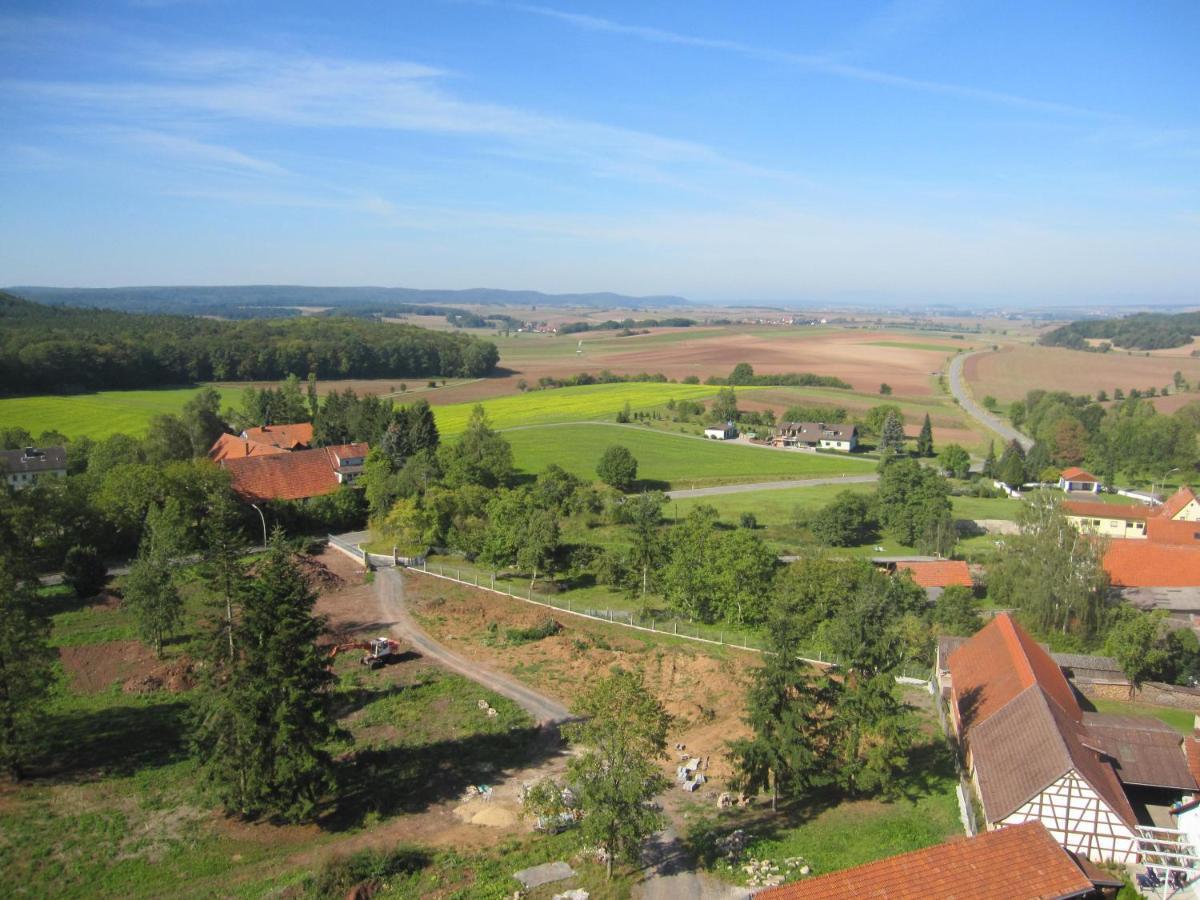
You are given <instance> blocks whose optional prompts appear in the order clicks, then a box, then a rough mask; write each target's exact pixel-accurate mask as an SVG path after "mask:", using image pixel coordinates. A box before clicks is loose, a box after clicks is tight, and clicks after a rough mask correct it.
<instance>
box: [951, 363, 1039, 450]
mask: <svg viewBox="0 0 1200 900" xmlns="http://www.w3.org/2000/svg"><path fill="white" fill-rule="evenodd" d="M992 352H993V351H991V350H976V351H975V352H974V353H960V354H958V355H957V356H955V357H954V358H953V359H952V360H950V393H952V394H953V395H954V399H955V400H957V401H958V404H959V406H961V407H962V408H963V409H964V410H966V412H967V414H968V415H969V416H971V417H972V418H974V419H975V420H976V421H977V422H980V423H981V424H983V425H985V426H987V427H988V428H990V429H991V430H992V431H994V432H996V433H997V434H998V435H1000V436H1001V437H1002V438H1004V441H1005V443H1008V442H1009V441H1016V442H1017V443H1018V444H1020V445H1021V446H1022V447H1024V448H1025V449H1026V450H1028V449H1029V448H1030V447H1032V446H1033V439H1032V438H1029V437H1026V436H1025V435H1023V434H1021V432H1019V431H1017V429H1015V428H1013V427H1012V426H1011V425H1009V424H1008V423H1006V422H1003V421H1001V420H1000V419H999V418H997V417H996V416H993V415H992V414H991V413H990V412H988V411H987V410H986V409H984V408H983V407H982V406H980V405H979V404H978V403H976V402H975V401H974V400H973V399H972V398H971V395H970V393H969V392H968V391H967V387H966V379H964V378H963V363H965V362H966V360H967V357H969V356H976V355H978V354H980V353H992Z"/></svg>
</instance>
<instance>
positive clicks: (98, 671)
mask: <svg viewBox="0 0 1200 900" xmlns="http://www.w3.org/2000/svg"><path fill="white" fill-rule="evenodd" d="M58 656H59V659H60V660H62V665H63V668H64V669H65V670H66V672H67V676H68V677H69V678H70V679H71V688H72V689H73V690H75V691H76V692H78V693H81V694H95V693H98V692H99V691H102V690H104V689H105V688H107V687H108V686H109V685H110V684H112V683H113V682H114V681H121V682H125V681H128V680H129V679H132V678H136V677H138V676H140V675H145V674H148V673H150V672H152V671H153V670H154V669H156V668H157V667H158V666H159V665H160V661H159V660H158V659H157V658H156V657H155V656H154V651H153V650H151V649H150V648H149V647H147V646H146V645H145V644H143V643H141V642H140V641H109V642H107V643H104V644H89V645H87V646H84V647H60V648H59V649H58Z"/></svg>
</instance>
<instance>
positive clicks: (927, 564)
mask: <svg viewBox="0 0 1200 900" xmlns="http://www.w3.org/2000/svg"><path fill="white" fill-rule="evenodd" d="M887 568H888V571H890V572H893V573H894V574H897V575H899V574H902V573H905V572H907V573H908V575H909V577H910V578H912V580H913V581H914V582H915V583H916V584H918V585H919V586H920V587H923V588H925V593H926V594H927V595H928V596H929V599H930V600H936V599H937V598H938V597H940V596H941V595H942V591H944V590H945V589H946V588H948V587H950V586H951V585H960V586H962V587H967V588H969V587H974V586H975V582H974V581H973V580H972V578H971V570H970V569H969V568H968V567H967V564H966V563H965V562H963V561H962V560H960V559H912V560H897V561H895V562H889V563H888V564H887Z"/></svg>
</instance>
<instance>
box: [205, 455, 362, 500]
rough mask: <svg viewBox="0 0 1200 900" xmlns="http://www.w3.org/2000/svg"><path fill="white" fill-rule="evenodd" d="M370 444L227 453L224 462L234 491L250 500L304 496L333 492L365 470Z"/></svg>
mask: <svg viewBox="0 0 1200 900" xmlns="http://www.w3.org/2000/svg"><path fill="white" fill-rule="evenodd" d="M369 451H370V447H369V446H368V445H367V444H340V445H337V446H333V447H318V448H316V449H315V450H296V451H294V452H292V453H287V452H281V453H276V454H267V455H264V456H247V457H240V458H233V457H227V458H225V459H222V460H221V461H220V465H221V466H222V467H223V468H225V469H227V470H228V471H229V473H230V475H231V476H232V482H231V487H232V488H233V491H234V493H236V494H237V495H238V496H239V497H241V498H243V499H244V500H246V501H247V502H250V503H258V502H263V501H267V500H304V499H307V498H309V497H319V496H321V495H322V494H332V493H333V492H334V491H336V490H337V489H338V488H340V487H341V486H342V485H343V484H353V483H354V481H355V480H357V479H358V477H359V476H360V475H361V474H362V471H363V463H364V462H365V461H366V457H367V453H368V452H369Z"/></svg>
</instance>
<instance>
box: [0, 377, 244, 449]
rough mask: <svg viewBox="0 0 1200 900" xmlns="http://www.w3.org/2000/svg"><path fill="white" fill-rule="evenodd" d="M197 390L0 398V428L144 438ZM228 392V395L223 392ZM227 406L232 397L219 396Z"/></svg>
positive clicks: (97, 437) (77, 436) (68, 435)
mask: <svg viewBox="0 0 1200 900" xmlns="http://www.w3.org/2000/svg"><path fill="white" fill-rule="evenodd" d="M197 390H198V389H197V388H194V387H191V388H164V389H163V390H157V391H99V392H97V393H94V394H71V395H67V396H59V395H53V396H40V397H6V398H3V399H0V427H4V428H24V429H26V430H28V431H29V432H30V433H31V434H32V435H33V436H34V437H36V436H37V435H39V434H41V433H42V432H43V431H57V432H60V433H61V434H65V435H66V436H67V437H69V438H72V439H74V438H81V437H90V438H96V439H100V438H106V437H108V436H110V435H113V434H132V435H138V436H140V435H143V434H145V433H146V424H147V423H148V422H149V421H150V419H151V418H152V417H153V416H157V415H160V414H162V413H177V412H179V411H180V410H181V409H183V405H184V404H185V403H187V402H188V400H189V399H190V398H191V397H192V396H193V395H194V394H195V393H196V391H197ZM226 393H228V392H226ZM222 398H223V399H224V400H225V402H226V403H228V402H230V400H231V397H230V396H225V395H224V394H223V395H222Z"/></svg>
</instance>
